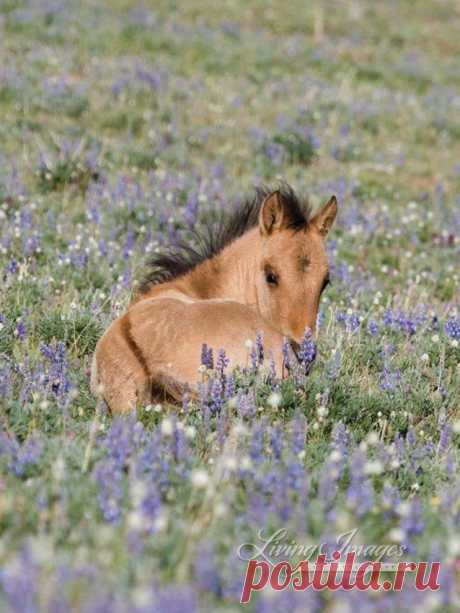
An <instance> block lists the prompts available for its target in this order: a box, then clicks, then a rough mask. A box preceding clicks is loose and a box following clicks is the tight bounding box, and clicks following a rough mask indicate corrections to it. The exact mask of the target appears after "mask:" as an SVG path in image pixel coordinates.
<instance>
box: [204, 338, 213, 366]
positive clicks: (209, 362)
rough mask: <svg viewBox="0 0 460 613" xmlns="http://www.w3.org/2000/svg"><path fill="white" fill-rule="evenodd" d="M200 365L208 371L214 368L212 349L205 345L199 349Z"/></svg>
mask: <svg viewBox="0 0 460 613" xmlns="http://www.w3.org/2000/svg"><path fill="white" fill-rule="evenodd" d="M201 363H202V364H203V366H206V368H208V369H209V370H212V369H213V368H214V360H213V357H212V348H211V347H208V346H207V344H206V343H203V346H202V347H201Z"/></svg>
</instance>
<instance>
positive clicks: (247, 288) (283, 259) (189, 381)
mask: <svg viewBox="0 0 460 613" xmlns="http://www.w3.org/2000/svg"><path fill="white" fill-rule="evenodd" d="M336 213H337V201H336V198H335V196H333V197H332V198H331V199H330V200H329V201H328V202H327V203H326V204H325V205H324V206H323V207H322V208H321V210H320V211H319V212H318V213H317V214H316V215H314V216H313V217H311V215H310V211H309V209H308V207H306V206H305V205H303V204H302V203H301V202H300V201H299V200H298V199H297V197H296V196H295V194H294V192H293V191H292V190H291V189H290V188H289V187H287V186H284V187H283V188H281V189H280V190H277V191H274V192H267V191H266V190H258V191H257V195H256V197H255V198H254V199H253V200H252V201H250V202H247V203H246V204H245V205H244V206H242V207H240V208H239V209H238V210H237V211H236V212H235V213H234V215H233V216H232V217H231V218H230V219H229V220H228V221H227V222H226V223H224V224H223V225H222V226H220V227H219V228H218V229H216V230H215V232H214V234H213V233H212V230H211V234H210V235H209V238H208V239H206V240H203V241H202V249H201V251H196V250H194V249H192V248H191V247H189V246H187V245H179V246H177V247H172V248H171V249H170V250H169V251H167V252H166V253H163V254H158V255H156V256H154V258H153V260H152V272H151V274H150V276H149V277H148V278H147V279H146V281H145V282H144V284H143V285H142V286H141V290H140V291H139V293H138V294H137V296H136V297H135V298H134V300H133V302H132V303H131V305H130V306H129V308H128V310H127V312H126V313H124V315H122V316H120V317H119V318H118V319H117V320H115V321H114V322H113V323H112V324H111V325H110V326H109V328H108V329H107V331H106V332H105V334H104V335H103V337H102V338H101V339H100V340H99V343H98V345H97V347H96V352H95V355H94V358H93V364H92V369H91V388H92V390H93V393H94V394H96V395H98V396H100V397H103V398H104V400H105V401H106V402H107V404H108V405H109V407H110V409H111V410H112V411H123V410H129V409H133V408H135V407H136V406H137V405H139V404H142V403H144V404H148V403H149V402H151V401H152V399H154V398H155V397H156V398H158V397H159V396H160V397H166V396H168V397H170V398H172V399H173V400H175V401H179V400H180V398H181V396H182V393H183V392H184V390H185V389H187V388H189V389H191V390H192V391H193V389H194V388H195V386H196V384H197V381H198V380H199V377H200V375H199V367H200V363H201V362H200V354H201V347H202V345H203V344H204V343H206V344H207V345H208V347H213V348H214V349H215V350H217V349H220V348H224V349H225V352H226V355H227V357H228V358H229V359H230V367H232V368H234V367H237V366H239V367H244V366H246V365H247V360H248V348H247V342H246V341H247V340H248V339H254V338H255V335H256V333H257V332H261V333H262V336H263V342H264V349H265V351H266V352H267V354H269V353H270V352H271V354H272V356H273V360H274V363H275V368H276V371H277V375H278V376H283V375H284V369H283V357H282V345H283V339H284V337H287V338H289V339H292V340H293V341H295V342H300V341H301V339H302V336H303V333H304V331H305V328H307V327H308V328H310V329H311V330H312V331H314V330H315V324H316V317H317V313H318V307H319V301H320V297H321V293H322V291H323V290H324V288H325V286H326V285H327V282H328V279H329V270H328V261H327V256H326V249H325V243H324V239H325V237H326V235H327V233H328V231H329V229H330V227H331V225H332V223H333V221H334V219H335V216H336Z"/></svg>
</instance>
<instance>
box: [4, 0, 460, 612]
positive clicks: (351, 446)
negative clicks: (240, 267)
mask: <svg viewBox="0 0 460 613" xmlns="http://www.w3.org/2000/svg"><path fill="white" fill-rule="evenodd" d="M459 23H460V7H459V4H458V3H457V2H456V1H455V0H414V1H409V0H386V1H384V2H374V1H372V0H348V1H339V0H330V1H328V2H326V1H324V2H320V0H315V1H313V0H312V1H311V2H307V1H302V0H290V1H289V2H285V3H278V2H275V1H273V0H268V1H265V2H264V1H262V0H253V1H251V2H247V1H244V0H223V1H222V2H219V3H216V2H211V1H209V0H188V1H187V2H182V3H179V2H177V1H175V0H157V1H156V2H153V1H149V0H145V1H144V2H141V1H140V0H139V1H134V0H130V1H128V0H111V1H110V2H108V0H79V1H72V0H28V1H27V0H0V279H1V292H0V610H1V611H9V612H21V613H35V612H42V611H46V612H53V613H54V612H55V613H61V612H62V613H64V612H67V611H82V612H85V613H96V612H97V613H99V612H104V613H105V612H109V611H110V612H111V613H112V612H115V613H119V612H120V613H121V612H128V611H129V612H134V613H147V612H155V613H156V612H158V613H163V612H166V611H167V612H168V613H176V612H178V613H179V612H180V613H182V612H183V611H187V612H190V613H194V612H195V611H196V612H202V611H206V612H207V611H209V612H213V611H221V610H222V611H239V610H244V609H246V610H249V611H254V612H256V613H265V612H270V613H277V612H283V613H285V612H286V611H293V612H296V613H300V612H302V613H303V612H305V611H311V612H313V611H327V612H330V613H342V611H345V612H346V611H359V612H361V611H385V613H388V612H390V611H395V612H396V611H398V612H399V611H423V612H425V611H427V612H429V611H434V612H454V611H458V610H459V607H460V596H459V593H458V585H459V579H460V566H459V559H460V472H459V462H460V457H459V448H460V310H459V309H460V302H459V277H460V266H459V264H460V38H459V36H458V25H459ZM282 179H283V180H286V181H288V182H289V183H290V184H291V185H292V186H293V187H294V188H295V189H296V190H297V191H298V192H300V193H302V194H306V195H308V197H309V199H310V201H311V203H312V205H313V206H314V207H317V206H319V205H320V204H322V203H323V202H325V201H326V199H328V198H329V197H330V196H331V195H332V194H336V195H337V198H338V201H339V215H338V219H337V221H336V224H335V225H334V228H333V230H332V232H331V236H330V238H329V240H328V252H329V257H330V263H331V280H332V283H331V286H330V287H329V288H328V289H327V291H326V292H325V294H324V295H323V298H322V302H321V309H320V315H319V333H318V338H317V357H316V361H315V364H314V366H313V368H312V369H311V372H310V374H309V375H308V377H306V378H305V377H300V378H299V377H291V378H288V379H286V380H284V381H282V382H281V381H278V380H276V379H275V378H274V377H273V376H270V375H267V374H264V372H262V370H261V369H259V368H258V364H257V361H258V360H257V359H256V360H252V362H251V364H250V365H249V366H248V368H247V369H246V370H245V371H243V372H236V373H232V371H231V369H230V368H227V369H224V364H223V362H224V360H222V359H220V360H219V356H218V355H217V352H215V355H214V363H213V364H209V366H212V367H213V368H212V369H211V368H210V369H209V370H208V372H207V373H206V374H205V375H204V377H203V378H204V384H203V387H202V390H201V393H200V398H199V401H189V400H187V399H184V402H183V406H181V407H171V406H167V405H165V404H163V405H154V406H147V407H141V408H139V410H138V412H137V414H131V415H128V416H125V417H112V416H110V415H109V414H108V412H107V410H106V408H105V407H104V406H102V405H99V406H96V401H95V399H94V398H93V397H92V395H91V393H90V390H89V368H90V364H91V356H92V352H93V350H94V347H95V344H96V342H97V340H98V338H99V337H100V336H101V334H102V332H103V331H104V330H105V328H106V327H107V326H108V324H109V323H110V322H111V321H112V320H113V319H114V318H115V317H117V316H118V315H119V314H120V313H122V312H123V310H124V309H125V308H126V306H127V305H128V303H129V300H130V296H131V295H132V292H133V290H134V288H135V286H136V283H138V282H139V280H140V279H141V278H142V274H143V270H144V268H145V263H146V259H147V257H148V254H149V253H152V252H154V251H155V250H161V249H162V248H163V247H164V246H165V245H168V244H170V243H174V241H176V240H178V239H179V238H188V237H189V236H191V232H192V230H197V229H198V230H199V228H200V226H201V224H203V223H206V221H207V220H209V219H214V218H215V217H216V216H217V215H220V214H224V213H225V211H226V210H228V209H229V208H230V207H231V206H232V204H233V203H234V202H237V201H238V200H240V199H242V198H244V197H247V196H248V195H251V193H252V190H253V187H254V186H256V185H260V184H268V185H273V186H276V184H277V181H279V180H282ZM183 351H184V352H187V351H189V348H187V347H186V346H184V348H183ZM220 358H222V356H220ZM280 529H283V530H284V531H285V540H286V542H294V541H295V542H296V543H301V544H304V545H309V546H315V545H319V544H321V543H325V544H329V545H330V546H331V547H332V548H333V546H334V544H335V543H336V542H337V539H338V538H339V537H340V535H344V534H348V533H350V532H352V533H353V544H354V545H355V546H356V547H358V546H364V545H367V546H370V545H373V546H375V547H377V546H380V547H385V546H392V545H394V546H397V547H399V548H400V549H401V551H403V556H402V559H404V560H415V561H420V560H427V561H441V562H442V565H441V574H440V589H439V590H437V591H435V592H431V591H416V590H415V589H414V588H413V582H412V583H411V581H410V580H409V577H408V579H407V585H406V587H405V589H403V590H402V591H401V592H392V591H384V590H380V591H378V592H372V593H371V592H370V591H366V592H359V591H354V590H352V591H349V592H347V591H340V590H339V591H336V592H332V591H327V590H326V591H322V592H315V591H312V590H307V591H305V592H294V591H293V590H286V591H280V592H275V591H273V590H270V589H265V590H263V591H261V592H260V593H258V594H255V595H254V597H253V599H252V600H251V603H250V604H249V605H246V606H245V607H243V606H242V605H240V604H239V600H240V594H241V588H242V583H243V578H244V573H245V569H246V563H245V562H244V561H243V560H241V559H240V558H241V557H244V555H243V556H242V555H241V554H242V550H241V549H239V548H240V546H241V545H242V544H244V543H253V544H258V545H259V546H262V542H263V539H266V538H268V536H269V535H272V534H274V533H276V531H278V530H280ZM246 550H248V551H249V550H250V548H248V547H247V548H246V549H245V550H244V552H247V551H246ZM244 552H243V553H244ZM374 553H375V552H374ZM238 554H240V556H239V555H238ZM366 559H369V555H368V557H367V558H366Z"/></svg>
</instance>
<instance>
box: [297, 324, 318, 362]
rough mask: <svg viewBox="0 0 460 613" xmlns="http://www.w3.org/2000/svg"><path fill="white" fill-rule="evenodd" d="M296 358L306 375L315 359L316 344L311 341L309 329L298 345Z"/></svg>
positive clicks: (311, 336)
mask: <svg viewBox="0 0 460 613" xmlns="http://www.w3.org/2000/svg"><path fill="white" fill-rule="evenodd" d="M297 358H298V360H299V362H300V364H301V365H302V366H303V368H304V369H305V372H306V373H308V372H309V370H310V368H311V367H312V365H313V362H314V361H315V359H316V343H315V341H314V340H313V335H312V333H311V330H310V329H309V328H306V330H305V332H304V335H303V337H302V341H301V343H300V349H299V351H298V352H297Z"/></svg>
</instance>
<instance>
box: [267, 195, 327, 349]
mask: <svg viewBox="0 0 460 613" xmlns="http://www.w3.org/2000/svg"><path fill="white" fill-rule="evenodd" d="M336 214H337V200H336V198H335V196H332V198H331V199H330V200H329V202H327V203H326V204H325V205H324V206H323V207H322V208H321V210H320V211H319V212H318V213H317V214H316V215H315V216H314V217H313V218H312V219H310V220H306V218H305V216H304V215H303V213H302V211H301V210H300V208H299V207H298V205H296V204H295V203H292V202H289V201H288V200H286V199H285V198H283V194H282V192H279V191H276V192H273V193H272V194H270V195H269V196H267V197H266V198H265V200H264V202H263V203H262V206H261V208H260V213H259V231H260V248H259V250H258V251H259V254H260V255H259V264H258V270H257V271H256V292H257V301H258V306H259V309H260V311H261V314H262V315H263V316H264V317H265V318H266V319H267V320H268V321H270V322H271V323H272V325H273V326H274V327H275V328H277V329H278V330H280V331H281V332H282V334H284V335H286V336H289V337H290V338H292V339H294V340H295V341H297V342H300V340H301V339H302V336H303V333H304V331H305V328H306V327H308V328H310V329H311V330H312V331H313V332H314V330H315V325H316V317H317V314H318V307H319V301H320V297H321V293H322V292H323V290H324V289H325V287H326V286H327V284H328V282H329V267H328V261H327V255H326V249H325V238H326V236H327V233H328V232H329V229H330V227H331V226H332V223H333V222H334V219H335V216H336Z"/></svg>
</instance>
